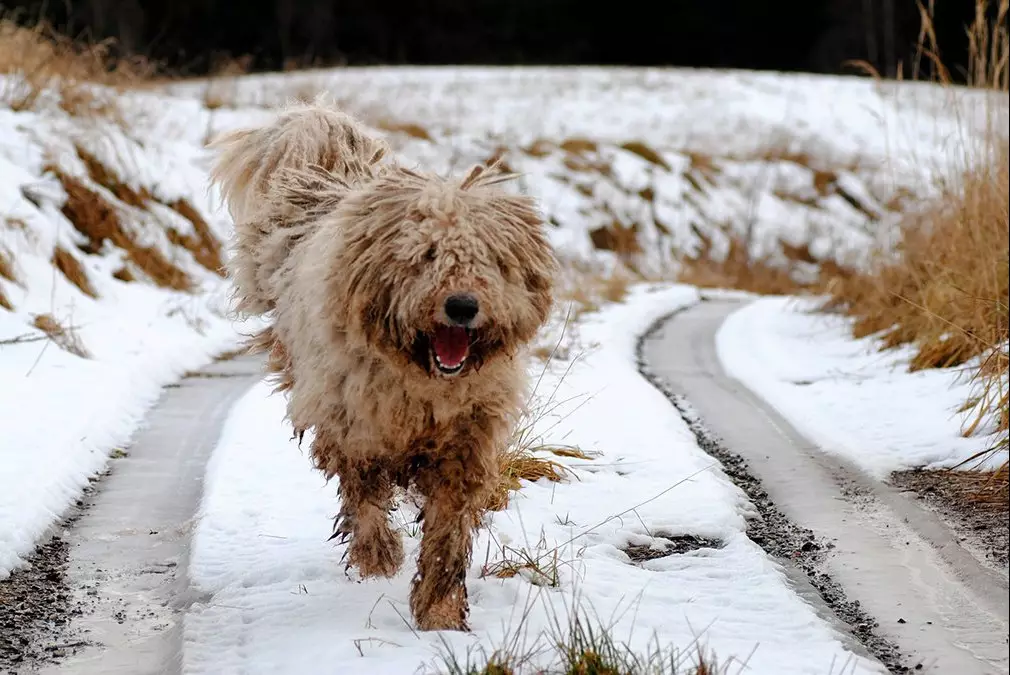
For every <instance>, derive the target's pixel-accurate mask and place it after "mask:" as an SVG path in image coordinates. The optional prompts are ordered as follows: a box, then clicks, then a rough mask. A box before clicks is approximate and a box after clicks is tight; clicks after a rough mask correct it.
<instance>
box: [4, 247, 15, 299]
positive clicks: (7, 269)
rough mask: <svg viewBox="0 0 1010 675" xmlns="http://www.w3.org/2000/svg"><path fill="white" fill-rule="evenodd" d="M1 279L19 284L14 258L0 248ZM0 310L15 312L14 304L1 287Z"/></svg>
mask: <svg viewBox="0 0 1010 675" xmlns="http://www.w3.org/2000/svg"><path fill="white" fill-rule="evenodd" d="M0 279H6V280H7V281H10V282H12V283H17V277H16V275H15V274H14V256H13V255H12V254H11V253H10V252H9V251H7V250H6V249H3V248H0ZM0 308H2V309H6V310H7V311H8V312H13V311H14V303H12V302H11V301H10V298H8V297H7V295H6V294H4V289H3V287H2V286H0Z"/></svg>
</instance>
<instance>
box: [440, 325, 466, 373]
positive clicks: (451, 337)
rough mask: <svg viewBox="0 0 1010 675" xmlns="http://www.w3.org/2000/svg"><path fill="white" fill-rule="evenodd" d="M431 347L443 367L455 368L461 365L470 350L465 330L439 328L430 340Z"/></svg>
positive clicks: (447, 327) (449, 327)
mask: <svg viewBox="0 0 1010 675" xmlns="http://www.w3.org/2000/svg"><path fill="white" fill-rule="evenodd" d="M431 347H432V349H434V350H435V355H436V356H438V360H439V361H440V362H441V363H442V365H443V366H446V367H447V368H455V367H456V366H458V365H459V364H461V363H463V359H465V358H466V352H467V350H468V349H469V348H470V338H469V336H467V334H466V329H465V328H456V327H451V326H439V327H438V328H436V329H435V334H434V335H433V336H432V339H431Z"/></svg>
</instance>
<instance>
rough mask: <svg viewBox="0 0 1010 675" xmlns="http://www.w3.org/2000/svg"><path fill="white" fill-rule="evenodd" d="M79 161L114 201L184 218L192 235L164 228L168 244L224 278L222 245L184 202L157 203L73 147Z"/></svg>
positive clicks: (183, 200)
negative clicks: (155, 207)
mask: <svg viewBox="0 0 1010 675" xmlns="http://www.w3.org/2000/svg"><path fill="white" fill-rule="evenodd" d="M76 151H77V155H78V157H80V158H81V161H82V162H84V165H85V167H87V170H88V176H89V177H90V178H91V180H93V181H94V182H95V183H97V184H98V185H101V186H102V187H104V188H105V189H107V190H108V191H109V192H111V193H112V194H113V195H115V197H116V199H118V200H119V201H121V202H123V203H124V204H127V205H129V206H132V207H134V208H138V209H144V210H148V205H149V204H150V203H151V202H157V203H159V204H161V205H162V206H166V207H168V208H170V209H172V210H173V211H175V212H176V213H178V214H179V215H180V216H182V217H183V218H185V219H186V220H188V221H189V222H190V224H191V225H192V226H193V234H183V233H181V232H179V231H178V230H176V229H175V228H173V227H170V226H166V228H165V230H166V234H167V236H168V240H169V241H170V242H171V243H172V244H174V245H176V246H180V247H182V248H184V249H186V250H187V251H189V252H190V253H192V254H193V258H194V259H195V260H196V261H197V262H198V263H199V264H200V265H202V266H203V267H205V268H206V269H208V270H210V271H211V272H214V273H215V274H217V275H219V276H224V274H225V272H224V260H223V259H222V257H221V242H219V241H218V239H217V237H215V236H214V233H213V232H212V231H211V229H210V225H209V224H208V223H207V221H206V220H205V219H204V217H203V216H202V215H200V212H199V211H197V210H196V207H194V206H193V205H192V204H191V203H189V201H187V200H186V199H177V200H176V201H174V202H165V201H161V200H159V199H157V198H156V197H155V196H154V195H152V194H151V192H150V191H148V190H147V189H146V188H144V187H140V188H137V189H135V188H133V187H131V186H130V185H128V184H127V183H125V182H124V181H122V180H121V179H120V178H119V176H118V175H117V174H116V172H115V171H113V170H112V169H110V168H109V167H107V166H106V165H105V164H103V163H102V162H101V161H99V160H98V158H97V157H95V156H94V155H92V154H91V153H90V152H88V151H87V150H85V149H84V148H82V147H80V146H76Z"/></svg>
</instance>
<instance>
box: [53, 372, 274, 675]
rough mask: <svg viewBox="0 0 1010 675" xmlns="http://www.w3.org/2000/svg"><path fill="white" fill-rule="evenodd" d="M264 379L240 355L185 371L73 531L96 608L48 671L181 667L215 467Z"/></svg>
mask: <svg viewBox="0 0 1010 675" xmlns="http://www.w3.org/2000/svg"><path fill="white" fill-rule="evenodd" d="M259 379H260V365H259V362H258V361H256V360H254V359H249V358H237V359H234V360H231V361H221V362H217V363H214V364H212V365H209V366H207V367H205V368H203V369H201V370H199V371H197V372H195V373H192V374H190V375H189V376H187V377H186V378H184V379H183V380H182V381H180V383H179V384H178V385H173V386H172V388H169V389H167V390H166V394H165V395H164V397H163V398H162V400H161V401H160V402H159V403H158V405H157V406H156V407H155V408H154V409H153V410H152V411H151V413H150V415H149V416H148V418H147V422H146V425H145V428H144V429H143V430H141V431H140V432H139V433H138V434H137V436H136V438H135V439H134V442H133V443H132V444H131V446H130V449H129V452H128V454H127V455H126V456H125V457H122V458H119V459H115V460H114V461H113V463H112V465H111V472H110V473H109V475H107V476H106V477H105V478H103V480H102V481H101V483H100V484H99V489H98V490H97V491H96V493H95V495H94V497H93V498H92V499H91V500H90V503H89V504H88V505H87V507H86V510H85V512H84V515H83V516H82V517H81V518H80V520H78V521H77V523H76V524H75V525H74V527H73V528H72V529H71V530H70V531H69V532H68V534H67V540H68V543H69V544H70V564H69V571H68V573H67V577H68V578H67V582H68V584H69V585H70V586H71V587H72V588H73V589H74V592H75V593H77V594H79V595H80V596H81V597H82V598H83V599H85V604H86V605H90V607H88V608H87V609H86V610H85V611H84V614H83V615H82V616H80V617H78V618H77V619H75V620H74V621H73V622H72V623H71V626H70V627H69V630H70V631H71V633H73V634H74V637H75V639H77V640H79V641H82V642H86V643H88V646H86V647H85V648H83V649H82V650H81V651H79V652H78V653H77V654H75V655H74V656H73V657H71V658H69V659H68V660H66V661H64V662H62V663H60V664H59V665H58V666H53V667H51V668H50V669H48V670H43V671H42V672H45V673H61V674H62V675H74V674H81V675H84V674H87V675H97V674H99V673H101V674H102V675H155V674H158V675H161V674H167V673H173V672H178V670H179V656H180V647H181V639H180V630H179V628H180V626H179V624H180V621H179V619H180V617H181V614H182V612H183V611H185V608H186V607H187V606H188V605H189V604H190V603H191V602H192V601H193V600H194V599H195V598H193V597H191V595H190V593H189V584H188V580H187V574H186V571H187V566H188V560H189V542H190V533H191V531H192V519H193V516H194V515H195V514H196V511H197V508H198V507H199V504H200V498H201V495H202V493H203V478H204V472H205V467H206V463H207V460H208V458H209V457H210V454H211V451H212V450H213V449H214V445H215V443H216V442H217V437H218V434H219V433H220V428H221V425H222V423H223V422H224V420H225V418H226V417H227V415H228V412H229V411H230V409H231V407H232V404H233V403H234V402H235V400H236V399H237V398H238V397H239V396H240V395H241V394H242V393H244V392H245V391H246V390H247V389H248V388H249V387H250V386H251V385H252V384H253V383H254V382H256V381H258V380H259Z"/></svg>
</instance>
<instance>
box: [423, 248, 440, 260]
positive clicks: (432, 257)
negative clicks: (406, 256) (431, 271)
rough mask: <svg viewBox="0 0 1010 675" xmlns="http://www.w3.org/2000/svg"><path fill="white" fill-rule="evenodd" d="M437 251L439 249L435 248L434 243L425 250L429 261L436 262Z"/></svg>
mask: <svg viewBox="0 0 1010 675" xmlns="http://www.w3.org/2000/svg"><path fill="white" fill-rule="evenodd" d="M437 253H438V251H436V250H435V245H434V244H432V245H431V246H429V247H428V250H427V251H425V252H424V259H425V260H427V261H428V262H434V261H435V255H436V254H437Z"/></svg>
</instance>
